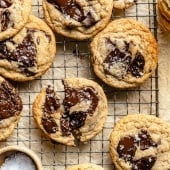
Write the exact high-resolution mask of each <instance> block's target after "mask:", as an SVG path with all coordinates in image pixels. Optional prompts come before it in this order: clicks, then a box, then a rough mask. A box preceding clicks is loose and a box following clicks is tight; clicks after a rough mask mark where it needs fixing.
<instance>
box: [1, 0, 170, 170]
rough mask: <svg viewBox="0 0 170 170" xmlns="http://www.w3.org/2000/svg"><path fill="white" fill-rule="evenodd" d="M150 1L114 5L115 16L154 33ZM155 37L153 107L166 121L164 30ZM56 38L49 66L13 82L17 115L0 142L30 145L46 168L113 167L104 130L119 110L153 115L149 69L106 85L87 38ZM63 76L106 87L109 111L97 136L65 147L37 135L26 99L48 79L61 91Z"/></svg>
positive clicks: (169, 116) (36, 3)
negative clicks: (126, 83)
mask: <svg viewBox="0 0 170 170" xmlns="http://www.w3.org/2000/svg"><path fill="white" fill-rule="evenodd" d="M32 2H33V8H32V14H34V15H36V16H38V17H40V18H42V17H43V14H42V8H41V1H40V0H33V1H32ZM155 7H156V6H155V1H153V0H148V1H147V0H141V1H138V4H137V5H135V6H133V7H131V8H130V9H128V10H126V11H119V12H118V11H116V12H115V11H114V12H113V15H115V14H116V16H115V17H124V16H126V17H130V18H134V19H137V20H139V21H141V22H142V23H144V24H145V25H146V26H147V27H149V28H150V30H151V32H152V33H153V34H154V33H156V27H157V25H154V19H156V13H155V10H156V8H155ZM157 36H158V43H159V50H160V53H159V113H160V117H161V118H163V119H164V120H166V121H170V113H169V106H170V93H169V92H170V88H169V86H170V78H169V72H170V67H169V65H170V60H169V59H168V57H169V56H168V55H169V54H170V48H169V46H170V45H169V41H170V36H168V35H167V34H164V33H162V32H161V31H160V29H158V34H157ZM56 38H57V56H56V59H55V61H54V63H53V66H52V67H51V68H50V69H49V71H48V72H47V73H46V74H45V75H44V76H42V77H41V78H38V79H37V80H34V81H31V82H26V83H14V85H15V86H16V87H17V88H18V89H19V91H20V95H21V97H22V100H23V106H24V107H23V115H22V118H21V120H20V122H19V124H18V127H17V128H16V129H15V131H14V133H13V135H12V136H11V137H10V138H8V140H7V141H5V142H0V146H1V147H3V146H6V145H24V146H27V147H29V148H30V149H32V150H33V151H35V152H36V153H37V155H38V156H39V157H40V159H41V161H42V164H43V167H44V169H46V170H65V168H66V167H67V166H68V165H74V164H78V163H87V162H92V163H96V164H99V165H101V166H103V167H104V168H105V170H113V165H112V161H111V159H110V155H109V135H110V132H111V130H112V128H113V126H114V123H115V122H116V121H117V120H118V119H120V118H121V117H122V116H125V115H127V114H131V113H146V114H153V115H156V111H157V109H158V105H157V104H156V103H157V102H158V99H157V92H156V90H157V89H156V87H157V85H156V80H157V79H156V77H155V75H153V77H152V78H150V79H149V80H148V81H146V82H145V83H144V84H143V85H141V87H140V88H136V89H132V90H129V91H121V90H115V89H112V88H110V87H108V86H106V85H105V84H103V83H102V82H101V81H99V80H98V79H97V78H96V77H95V75H94V74H93V71H92V67H91V62H90V50H89V42H90V41H82V42H77V41H74V40H71V39H65V38H63V37H62V36H58V35H57V36H56ZM66 77H86V78H91V79H93V80H95V81H97V82H99V84H101V85H102V86H103V88H104V90H105V92H106V95H107V98H108V105H109V115H108V118H107V122H106V125H105V128H104V129H103V131H102V133H100V134H99V135H98V136H97V137H95V138H94V139H92V140H91V141H89V142H87V143H86V144H82V143H79V144H78V146H77V147H66V146H62V145H59V144H52V143H51V141H49V140H48V139H47V138H44V137H43V134H41V131H40V130H39V129H37V126H36V124H35V123H34V120H33V118H32V112H31V108H32V102H33V100H34V99H35V96H36V95H37V93H38V92H39V91H40V90H41V88H42V87H46V86H47V85H48V84H51V85H53V86H54V87H55V90H57V92H58V94H59V95H61V96H62V95H63V93H62V90H63V87H62V84H61V79H63V78H66Z"/></svg>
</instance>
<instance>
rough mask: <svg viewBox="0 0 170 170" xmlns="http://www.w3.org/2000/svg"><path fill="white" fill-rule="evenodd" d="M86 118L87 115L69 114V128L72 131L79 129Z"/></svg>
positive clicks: (81, 113)
mask: <svg viewBox="0 0 170 170" xmlns="http://www.w3.org/2000/svg"><path fill="white" fill-rule="evenodd" d="M86 117H87V114H86V113H84V112H74V114H71V115H70V116H69V118H70V128H71V129H72V130H74V129H75V130H76V129H79V128H81V127H82V126H83V125H84V122H85V120H86Z"/></svg>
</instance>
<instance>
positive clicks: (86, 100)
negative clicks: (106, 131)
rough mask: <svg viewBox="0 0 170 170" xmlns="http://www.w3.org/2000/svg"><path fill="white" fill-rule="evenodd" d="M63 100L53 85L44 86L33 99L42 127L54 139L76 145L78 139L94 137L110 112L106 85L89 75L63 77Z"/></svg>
mask: <svg viewBox="0 0 170 170" xmlns="http://www.w3.org/2000/svg"><path fill="white" fill-rule="evenodd" d="M63 85H64V93H65V97H64V99H63V100H61V99H60V98H59V97H58V96H57V94H56V92H55V91H54V89H53V88H52V87H51V86H48V87H47V88H45V89H43V90H42V91H41V92H40V94H39V95H38V96H37V97H36V99H35V101H34V103H33V109H32V110H33V117H34V119H35V121H36V123H37V125H38V127H39V128H40V129H41V130H42V131H43V132H44V133H45V135H46V136H47V137H49V138H50V139H52V140H53V141H56V142H59V143H62V144H65V145H70V146H74V145H75V140H76V139H78V140H80V141H81V142H85V141H88V140H90V139H91V138H92V137H94V136H96V135H97V134H98V133H99V132H100V131H101V130H102V128H103V126H104V123H105V121H106V117H107V114H108V107H107V100H106V97H105V94H104V92H103V89H102V88H101V87H100V86H99V85H98V84H97V83H95V82H94V81H92V80H88V79H85V78H69V79H64V80H63Z"/></svg>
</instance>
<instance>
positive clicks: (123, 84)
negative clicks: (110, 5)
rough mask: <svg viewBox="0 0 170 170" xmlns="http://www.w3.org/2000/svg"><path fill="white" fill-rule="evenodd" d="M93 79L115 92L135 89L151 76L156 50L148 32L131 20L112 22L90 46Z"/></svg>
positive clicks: (155, 59)
mask: <svg viewBox="0 0 170 170" xmlns="http://www.w3.org/2000/svg"><path fill="white" fill-rule="evenodd" d="M91 52H92V62H93V67H94V71H95V73H96V75H97V76H98V77H99V78H100V79H102V80H103V81H104V82H105V83H106V84H108V85H110V86H112V87H115V88H122V89H123V88H131V87H135V86H138V85H139V84H141V83H142V82H144V81H145V80H146V79H148V78H149V76H151V75H152V73H154V71H155V69H156V66H157V60H158V59H157V58H158V46H157V43H156V40H155V39H154V37H153V35H152V34H151V32H150V31H149V30H148V29H147V28H146V27H145V26H144V25H143V24H142V23H140V22H138V21H135V20H132V19H118V20H114V21H112V22H111V23H110V24H109V25H108V26H107V27H106V28H105V29H104V30H103V31H101V32H100V33H99V34H98V35H96V37H95V38H94V39H93V40H92V42H91Z"/></svg>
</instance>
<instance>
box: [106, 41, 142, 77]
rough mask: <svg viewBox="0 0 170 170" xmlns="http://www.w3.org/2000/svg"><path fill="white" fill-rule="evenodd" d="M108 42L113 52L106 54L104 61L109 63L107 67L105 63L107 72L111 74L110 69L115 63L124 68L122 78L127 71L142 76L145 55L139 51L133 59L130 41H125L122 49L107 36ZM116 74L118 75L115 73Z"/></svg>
mask: <svg viewBox="0 0 170 170" xmlns="http://www.w3.org/2000/svg"><path fill="white" fill-rule="evenodd" d="M106 44H110V46H111V47H112V48H113V50H112V51H111V52H109V54H108V55H107V56H106V58H105V59H104V61H103V63H106V64H107V68H106V66H105V65H104V70H105V73H106V74H111V75H112V72H110V69H111V67H112V66H113V65H116V64H119V63H121V65H120V64H119V65H120V69H121V70H122V73H121V76H122V77H121V78H123V77H124V75H125V74H126V73H128V72H129V73H131V74H132V75H133V76H135V77H137V78H138V77H141V76H142V75H143V74H144V66H145V60H144V57H143V56H142V55H141V54H140V53H137V54H136V56H135V58H134V59H133V60H132V57H131V55H132V54H131V52H130V51H129V43H127V42H126V41H124V48H123V49H122V50H121V51H120V50H119V49H118V48H117V46H116V44H114V43H113V42H112V41H111V40H110V39H108V38H106ZM115 69H116V68H115ZM113 76H116V75H113ZM119 76H120V75H119Z"/></svg>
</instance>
